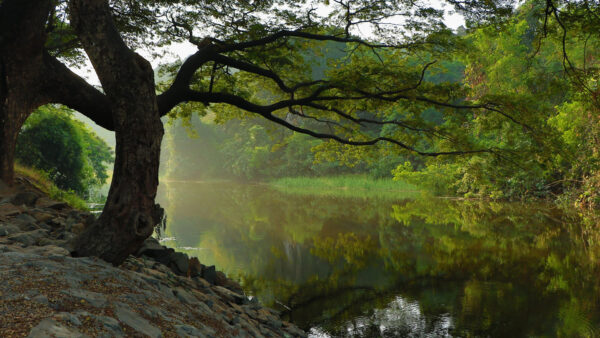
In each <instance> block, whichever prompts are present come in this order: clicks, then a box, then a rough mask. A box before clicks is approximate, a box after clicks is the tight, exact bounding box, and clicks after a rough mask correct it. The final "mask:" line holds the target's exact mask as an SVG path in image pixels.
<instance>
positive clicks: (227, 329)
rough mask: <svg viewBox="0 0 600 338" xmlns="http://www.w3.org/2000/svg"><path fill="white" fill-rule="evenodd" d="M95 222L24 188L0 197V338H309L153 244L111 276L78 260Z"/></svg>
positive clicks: (232, 285)
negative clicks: (76, 250) (79, 243)
mask: <svg viewBox="0 0 600 338" xmlns="http://www.w3.org/2000/svg"><path fill="white" fill-rule="evenodd" d="M94 220H95V218H94V216H93V215H91V214H89V213H87V212H82V211H79V210H74V209H72V208H70V207H69V206H68V205H66V204H65V203H61V202H56V201H52V200H50V199H48V198H47V197H45V196H44V195H43V194H42V193H41V192H40V191H38V190H36V189H35V188H33V187H32V186H31V185H30V184H27V182H26V181H24V180H23V179H21V181H20V184H19V185H18V186H17V189H13V190H7V189H4V190H3V191H0V281H1V283H0V337H27V336H30V337H305V336H306V334H305V333H304V332H303V331H301V330H300V329H298V328H297V327H296V326H294V325H292V324H290V323H287V322H284V321H282V320H281V319H280V317H279V314H278V313H277V312H276V311H274V310H271V309H268V308H266V307H263V306H262V305H260V304H259V303H258V302H257V301H256V299H255V298H253V299H249V298H248V297H246V295H245V294H244V292H243V290H242V288H241V286H240V285H239V284H237V283H236V282H234V281H232V280H230V279H228V278H227V277H226V276H225V275H224V274H223V273H221V272H219V271H217V270H216V269H215V267H214V266H205V265H203V264H201V263H200V262H199V261H198V259H197V258H189V257H188V256H187V255H185V254H184V253H180V252H176V251H175V250H173V249H171V248H167V247H165V246H163V245H160V243H159V242H158V241H157V240H155V239H152V238H150V239H148V240H147V241H146V242H145V243H144V245H143V247H142V248H141V249H140V250H139V251H138V252H137V254H136V255H135V256H130V257H129V258H128V259H127V260H126V261H125V263H123V264H122V265H121V266H119V267H114V266H112V265H111V264H108V263H106V262H104V261H102V260H100V259H96V258H74V257H71V256H70V253H69V247H68V245H69V240H70V239H72V238H73V237H74V236H76V235H77V234H78V233H79V232H81V231H83V230H84V229H85V228H86V226H88V225H90V224H92V222H93V221H94Z"/></svg>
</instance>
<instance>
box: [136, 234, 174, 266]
mask: <svg viewBox="0 0 600 338" xmlns="http://www.w3.org/2000/svg"><path fill="white" fill-rule="evenodd" d="M174 252H175V250H173V249H171V248H167V247H165V246H162V245H160V243H159V242H158V241H157V240H156V239H154V238H148V239H147V240H145V241H144V244H142V247H141V248H140V249H139V250H138V252H137V253H136V256H141V255H145V256H148V257H150V258H152V259H154V260H155V261H157V262H159V263H162V264H164V265H169V263H170V261H171V258H170V257H171V254H172V253H174Z"/></svg>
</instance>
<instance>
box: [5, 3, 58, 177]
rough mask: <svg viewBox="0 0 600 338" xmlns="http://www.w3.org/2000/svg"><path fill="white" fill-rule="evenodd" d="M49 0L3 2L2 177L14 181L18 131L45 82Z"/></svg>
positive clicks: (40, 100)
mask: <svg viewBox="0 0 600 338" xmlns="http://www.w3.org/2000/svg"><path fill="white" fill-rule="evenodd" d="M50 8H51V1H49V0H43V1H38V0H4V1H3V2H0V179H2V180H3V181H4V182H5V183H7V184H9V185H10V184H12V183H13V179H14V155H15V145H16V143H17V135H18V134H19V130H20V129H21V126H22V125H23V123H24V122H25V120H26V119H27V117H28V116H29V114H31V112H32V111H33V110H34V109H35V108H37V107H38V106H40V105H42V104H44V103H48V102H46V101H45V99H46V96H45V95H42V94H41V93H40V89H41V85H42V83H43V82H44V81H43V80H40V79H42V78H43V74H44V72H43V71H42V70H43V68H44V58H43V51H44V43H45V41H46V33H45V30H44V27H45V24H46V20H47V19H48V15H49V13H50Z"/></svg>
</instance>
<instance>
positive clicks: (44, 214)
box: [31, 211, 54, 222]
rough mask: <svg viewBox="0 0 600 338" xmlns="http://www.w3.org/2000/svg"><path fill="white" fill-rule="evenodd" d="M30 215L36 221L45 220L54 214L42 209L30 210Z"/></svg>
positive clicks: (51, 217)
mask: <svg viewBox="0 0 600 338" xmlns="http://www.w3.org/2000/svg"><path fill="white" fill-rule="evenodd" d="M31 216H33V218H34V219H35V220H36V221H37V222H46V221H49V220H51V219H53V218H54V215H52V214H51V213H48V212H42V211H33V212H31Z"/></svg>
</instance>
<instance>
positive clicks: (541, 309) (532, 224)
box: [158, 182, 600, 337]
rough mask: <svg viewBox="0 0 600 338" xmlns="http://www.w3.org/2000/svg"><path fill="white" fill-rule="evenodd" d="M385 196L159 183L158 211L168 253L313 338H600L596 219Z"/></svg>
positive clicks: (524, 207)
mask: <svg viewBox="0 0 600 338" xmlns="http://www.w3.org/2000/svg"><path fill="white" fill-rule="evenodd" d="M346 195H347V194H346ZM356 195H357V196H361V193H360V192H356ZM389 195H390V194H386V196H385V197H381V198H378V197H377V196H374V195H373V194H369V197H368V198H361V197H337V198H336V197H331V196H314V195H303V194H297V193H295V194H288V193H285V192H282V191H278V190H274V189H272V188H269V187H268V186H266V185H239V184H234V183H227V182H220V183H206V182H162V183H161V185H160V187H159V197H158V201H159V203H161V205H162V206H163V207H164V208H165V209H166V211H167V217H168V221H167V229H166V231H165V233H164V234H163V237H164V239H165V240H164V243H165V244H166V245H169V246H172V247H176V248H178V249H179V250H181V251H184V252H187V253H188V254H189V255H191V256H197V257H198V258H199V260H200V261H201V262H202V263H203V264H206V265H213V264H214V265H216V266H217V268H218V269H220V270H222V271H224V272H225V273H227V274H228V276H231V277H233V278H234V279H237V280H239V281H240V283H241V284H242V285H243V287H244V289H245V290H246V291H247V293H248V294H250V295H252V296H254V297H258V298H259V299H260V300H261V302H263V303H264V304H267V305H269V306H272V307H274V308H276V309H277V310H279V311H281V312H282V314H283V317H284V318H285V319H287V320H290V321H292V322H294V323H295V324H297V325H298V326H299V327H301V328H302V329H304V330H306V331H307V332H309V333H310V335H311V336H312V337H347V336H357V337H398V336H407V337H481V336H483V337H531V336H536V337H554V336H564V337H578V336H581V337H591V336H595V335H597V334H598V333H600V330H598V328H599V327H600V302H599V298H600V297H599V296H600V292H599V291H600V230H598V229H597V227H596V226H594V225H591V224H593V223H592V222H591V221H589V220H588V221H587V222H586V221H584V220H582V219H581V218H580V217H578V216H577V215H573V214H571V213H565V212H561V211H560V210H558V209H557V208H555V207H553V206H551V205H545V204H538V203H526V204H525V203H494V202H484V201H457V200H451V199H441V198H425V197H419V198H410V199H408V198H407V199H402V198H391V197H390V196H389Z"/></svg>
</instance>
